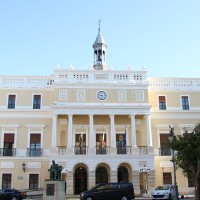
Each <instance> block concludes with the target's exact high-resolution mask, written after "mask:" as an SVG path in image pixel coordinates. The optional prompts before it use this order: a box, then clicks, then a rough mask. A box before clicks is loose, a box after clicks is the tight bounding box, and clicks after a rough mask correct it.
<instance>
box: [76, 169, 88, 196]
mask: <svg viewBox="0 0 200 200" xmlns="http://www.w3.org/2000/svg"><path fill="white" fill-rule="evenodd" d="M74 186H75V187H74V194H80V193H81V192H83V191H86V190H87V169H86V168H85V167H84V166H82V165H79V166H77V167H76V169H75V173H74Z"/></svg>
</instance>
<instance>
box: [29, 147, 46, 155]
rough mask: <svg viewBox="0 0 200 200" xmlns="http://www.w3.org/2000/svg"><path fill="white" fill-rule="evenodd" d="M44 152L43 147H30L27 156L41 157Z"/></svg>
mask: <svg viewBox="0 0 200 200" xmlns="http://www.w3.org/2000/svg"><path fill="white" fill-rule="evenodd" d="M42 152H43V149H41V148H35V149H32V148H28V149H27V151H26V156H29V157H41V156H42Z"/></svg>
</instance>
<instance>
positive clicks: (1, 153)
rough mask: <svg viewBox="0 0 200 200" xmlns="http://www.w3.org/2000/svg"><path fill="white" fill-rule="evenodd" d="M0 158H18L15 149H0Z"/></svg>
mask: <svg viewBox="0 0 200 200" xmlns="http://www.w3.org/2000/svg"><path fill="white" fill-rule="evenodd" d="M0 156H16V149H15V148H0Z"/></svg>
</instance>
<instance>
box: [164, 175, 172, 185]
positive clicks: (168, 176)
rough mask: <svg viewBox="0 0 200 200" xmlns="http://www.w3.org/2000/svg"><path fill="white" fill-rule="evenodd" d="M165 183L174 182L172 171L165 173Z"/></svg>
mask: <svg viewBox="0 0 200 200" xmlns="http://www.w3.org/2000/svg"><path fill="white" fill-rule="evenodd" d="M163 184H172V174H171V172H164V173H163Z"/></svg>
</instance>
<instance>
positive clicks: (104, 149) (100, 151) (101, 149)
mask: <svg viewBox="0 0 200 200" xmlns="http://www.w3.org/2000/svg"><path fill="white" fill-rule="evenodd" d="M109 153H110V147H109V146H107V147H106V146H105V147H101V146H100V147H99V146H96V154H97V155H103V154H104V155H106V154H109Z"/></svg>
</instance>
